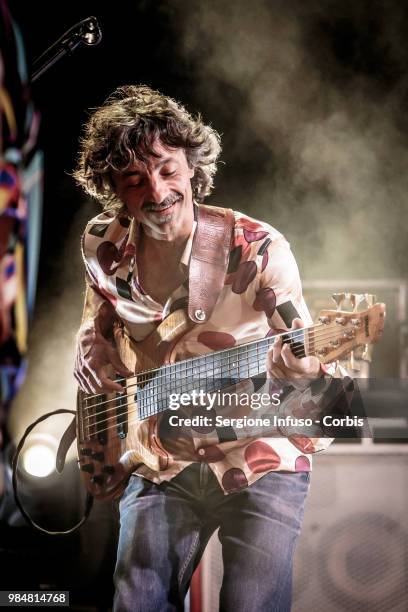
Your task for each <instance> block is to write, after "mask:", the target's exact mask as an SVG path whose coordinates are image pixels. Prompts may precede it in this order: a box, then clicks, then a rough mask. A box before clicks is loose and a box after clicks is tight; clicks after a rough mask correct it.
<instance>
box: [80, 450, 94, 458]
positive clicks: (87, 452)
mask: <svg viewBox="0 0 408 612" xmlns="http://www.w3.org/2000/svg"><path fill="white" fill-rule="evenodd" d="M80 453H81V455H84V457H89V455H91V454H92V448H81V450H80Z"/></svg>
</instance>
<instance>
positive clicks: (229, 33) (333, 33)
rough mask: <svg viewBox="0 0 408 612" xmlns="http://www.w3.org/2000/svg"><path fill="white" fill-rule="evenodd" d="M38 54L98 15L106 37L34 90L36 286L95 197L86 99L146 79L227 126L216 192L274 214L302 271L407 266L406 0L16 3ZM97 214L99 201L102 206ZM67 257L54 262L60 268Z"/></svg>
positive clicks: (312, 274)
mask: <svg viewBox="0 0 408 612" xmlns="http://www.w3.org/2000/svg"><path fill="white" fill-rule="evenodd" d="M12 9H13V12H14V14H15V17H16V19H17V20H18V22H19V23H20V26H21V28H22V30H23V33H24V38H25V41H26V46H27V55H28V58H29V60H32V59H33V58H35V57H37V56H38V55H39V54H40V53H41V52H42V51H43V50H44V49H45V48H46V47H48V46H49V45H50V44H51V43H52V42H54V41H55V40H56V39H57V38H58V37H59V36H60V35H61V34H62V33H63V32H64V31H65V30H66V29H68V27H70V26H71V25H72V24H74V23H75V22H77V21H79V20H80V19H82V18H84V17H87V16H89V15H95V16H97V17H98V19H99V21H100V24H101V27H102V30H103V40H102V43H101V44H100V45H99V46H98V47H94V48H81V49H78V50H76V51H75V52H74V55H73V56H72V57H65V58H64V59H62V60H61V61H60V62H59V63H58V64H57V65H56V66H54V67H53V68H51V69H50V71H49V72H48V73H47V74H45V75H44V76H43V77H42V78H41V80H39V81H38V82H37V83H36V84H35V85H34V86H33V95H34V97H35V99H36V101H37V104H38V107H39V108H40V110H41V112H42V132H41V145H42V148H43V150H44V152H45V214H44V223H43V243H42V257H41V268H40V280H39V286H40V288H41V287H43V286H44V285H47V287H49V285H50V284H51V281H52V278H53V275H54V274H56V273H58V274H60V273H61V272H60V270H59V268H58V265H57V264H56V262H55V258H56V257H58V254H60V253H61V239H62V238H64V236H66V235H67V232H68V231H69V227H70V225H71V223H72V220H73V218H74V215H75V213H76V212H77V211H78V210H79V209H80V208H81V206H82V205H83V199H82V198H81V194H80V192H79V191H77V190H76V188H75V187H74V185H73V181H72V180H71V178H70V177H69V175H68V173H69V172H70V171H71V170H72V168H73V166H74V163H75V155H76V151H77V142H78V137H79V134H80V131H81V125H82V123H83V121H84V120H85V118H86V116H87V109H89V108H91V107H95V106H98V105H99V104H100V103H101V102H102V101H103V100H104V99H105V98H106V97H107V95H108V94H109V93H110V92H111V91H112V90H113V89H114V88H115V87H117V86H119V85H123V84H126V83H147V84H149V85H151V86H153V87H155V88H158V89H159V90H161V91H163V92H165V93H166V94H169V95H171V96H173V97H174V98H176V99H178V100H180V101H182V102H183V103H184V104H185V105H186V106H187V107H188V109H189V110H191V111H193V112H198V111H199V112H201V113H202V114H203V116H204V118H205V120H207V121H209V122H211V123H212V124H213V126H214V127H215V128H216V129H217V130H218V131H219V132H220V133H221V134H222V137H223V155H222V160H223V162H224V163H223V164H222V165H220V168H219V172H218V176H217V180H216V191H215V195H214V196H213V200H212V201H214V202H215V201H216V202H218V203H220V204H222V205H231V206H233V207H234V208H237V209H241V210H243V211H246V212H249V213H250V214H253V215H254V216H259V217H261V218H264V219H265V220H267V221H269V222H270V223H272V225H275V226H277V227H278V229H280V230H281V231H282V232H283V233H285V235H287V237H288V238H289V239H290V240H291V242H292V247H293V249H294V251H295V255H296V256H297V259H298V261H299V264H300V267H301V271H302V276H303V277H307V278H347V277H349V278H364V277H375V278H382V277H385V276H392V277H396V276H405V275H406V272H407V257H406V240H405V227H406V221H407V206H406V202H405V199H406V187H407V185H406V182H407V178H406V175H407V172H406V168H407V165H406V162H407V159H408V158H407V151H406V136H407V119H406V100H407V87H408V80H407V62H408V43H407V42H406V31H407V26H408V9H406V8H405V7H404V6H403V3H399V2H397V1H389V0H388V1H386V0H383V1H375V0H374V1H372V0H371V1H364V0H358V1H348V2H347V1H346V2H344V1H343V2H340V1H336V0H334V1H327V0H326V1H325V0H320V1H314V0H311V1H308V2H307V3H305V2H301V1H294V0H292V1H290V2H283V1H278V0H275V1H273V0H270V1H262V0H256V1H255V2H251V3H248V2H243V1H242V0H238V1H236V2H230V1H227V0H220V1H218V2H215V1H212V0H207V1H205V2H197V1H195V0H192V1H187V0H171V1H165V0H160V1H157V0H155V1H154V0H141V1H139V2H118V3H110V4H107V5H102V3H100V2H87V1H85V2H81V3H78V2H69V3H68V2H67V3H58V4H56V3H55V4H54V5H46V4H45V3H26V2H19V1H17V2H14V3H13V6H12ZM94 210H95V211H98V208H97V207H95V209H94ZM56 268H57V269H56Z"/></svg>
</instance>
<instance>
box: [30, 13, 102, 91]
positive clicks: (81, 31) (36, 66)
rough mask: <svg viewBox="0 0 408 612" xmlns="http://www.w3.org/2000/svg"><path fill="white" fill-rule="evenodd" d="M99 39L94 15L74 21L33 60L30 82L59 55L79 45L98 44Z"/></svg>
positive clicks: (41, 73) (99, 30)
mask: <svg viewBox="0 0 408 612" xmlns="http://www.w3.org/2000/svg"><path fill="white" fill-rule="evenodd" d="M101 40H102V31H101V29H100V27H99V24H98V21H97V19H96V17H87V18H86V19H83V20H82V21H80V22H79V23H76V24H75V25H74V26H72V28H70V29H69V30H67V31H66V32H65V33H64V34H63V35H62V36H61V37H60V38H59V39H58V40H57V41H56V42H55V43H54V44H52V45H51V47H48V49H46V50H45V51H44V53H42V54H41V55H40V56H39V57H38V58H37V59H35V60H34V63H33V74H32V76H31V83H35V81H36V80H37V79H39V77H40V76H41V75H43V74H44V72H46V71H47V70H48V69H49V68H51V66H53V65H54V64H55V63H56V62H57V61H58V60H59V59H61V57H63V56H64V55H71V54H72V53H73V52H74V51H75V49H76V48H77V47H78V46H79V45H81V44H84V45H86V46H88V47H91V46H95V45H98V44H99V43H100V42H101Z"/></svg>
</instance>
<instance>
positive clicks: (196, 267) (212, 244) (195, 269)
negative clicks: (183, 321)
mask: <svg viewBox="0 0 408 612" xmlns="http://www.w3.org/2000/svg"><path fill="white" fill-rule="evenodd" d="M196 221H197V228H196V231H195V234H194V239H193V246H192V249H191V259H190V269H189V279H188V280H189V298H188V316H189V318H190V319H191V320H192V321H193V322H194V323H198V324H200V323H205V322H206V321H208V320H209V318H210V317H211V314H212V311H213V310H214V306H215V304H216V302H217V300H218V296H219V295H220V293H221V290H222V288H223V286H224V281H225V276H226V273H227V267H228V260H229V253H230V246H231V239H232V231H233V229H234V221H235V220H234V213H233V211H232V210H231V209H230V208H220V207H218V206H206V205H204V204H200V205H198V206H197V207H196Z"/></svg>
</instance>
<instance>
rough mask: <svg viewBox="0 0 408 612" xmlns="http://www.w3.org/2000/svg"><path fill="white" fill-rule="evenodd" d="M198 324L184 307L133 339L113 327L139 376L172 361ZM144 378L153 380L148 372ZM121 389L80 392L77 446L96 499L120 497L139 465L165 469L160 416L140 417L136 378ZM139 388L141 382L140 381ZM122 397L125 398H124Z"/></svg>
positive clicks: (85, 477) (125, 359) (86, 481)
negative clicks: (144, 335) (102, 392)
mask: <svg viewBox="0 0 408 612" xmlns="http://www.w3.org/2000/svg"><path fill="white" fill-rule="evenodd" d="M193 326H194V323H193V322H192V321H191V320H190V319H189V318H188V315H187V313H186V311H185V310H177V311H175V312H173V313H171V314H170V315H169V316H168V317H167V318H166V319H165V320H164V321H163V322H162V323H161V324H160V325H159V326H158V327H157V328H156V329H155V330H154V331H153V332H152V333H151V334H150V335H149V336H148V337H147V338H145V340H143V341H142V342H138V343H136V342H134V341H133V340H132V339H131V338H130V337H129V336H128V335H127V333H126V331H125V330H124V328H123V327H119V326H118V327H117V328H116V329H115V331H114V335H115V342H116V345H117V347H118V350H119V354H120V356H121V359H122V361H123V362H124V363H125V365H126V366H127V367H128V368H129V369H130V370H132V371H134V372H135V373H136V374H137V373H139V372H144V371H147V372H148V371H149V370H152V369H156V368H158V367H159V366H161V365H163V364H168V363H173V362H174V353H175V351H174V348H175V345H176V343H177V341H178V340H179V339H180V338H181V337H182V336H183V335H184V334H185V333H186V332H187V331H189V330H190V329H191V328H192V327H193ZM145 378H146V380H148V379H149V375H148V373H147V374H146V377H145ZM123 385H124V386H123V389H124V393H123V396H121V395H120V394H117V393H112V394H108V395H95V396H92V395H89V394H86V393H84V392H83V391H81V390H79V391H78V398H77V419H76V426H77V445H78V458H79V467H80V469H81V473H82V477H83V480H84V484H85V486H86V488H87V490H88V491H89V493H91V494H92V495H93V496H94V497H95V498H96V499H106V498H115V497H119V496H120V495H121V494H122V492H123V490H124V489H125V487H126V484H127V481H128V479H129V476H130V474H131V473H132V472H133V471H134V470H135V467H136V466H137V465H138V464H140V463H144V464H146V465H147V466H148V467H149V468H151V469H152V470H155V471H157V470H160V469H165V468H166V466H167V465H168V462H169V455H168V453H167V451H166V450H165V448H164V447H163V446H162V445H161V444H160V441H159V439H158V436H157V416H152V417H150V418H148V419H143V420H138V418H137V417H138V413H137V410H138V407H137V403H136V401H135V393H136V384H135V379H133V378H130V379H127V380H124V381H123ZM139 386H140V385H139ZM121 397H123V399H121Z"/></svg>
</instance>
